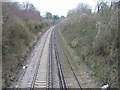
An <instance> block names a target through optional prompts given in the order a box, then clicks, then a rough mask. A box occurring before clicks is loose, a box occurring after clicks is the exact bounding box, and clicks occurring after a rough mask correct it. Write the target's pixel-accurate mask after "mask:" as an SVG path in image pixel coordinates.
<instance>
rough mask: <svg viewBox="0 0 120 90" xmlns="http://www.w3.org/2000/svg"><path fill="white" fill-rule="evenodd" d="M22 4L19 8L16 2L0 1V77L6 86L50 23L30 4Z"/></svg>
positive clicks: (13, 78)
mask: <svg viewBox="0 0 120 90" xmlns="http://www.w3.org/2000/svg"><path fill="white" fill-rule="evenodd" d="M24 6H26V8H24V9H21V8H20V5H19V4H18V3H16V2H15V3H13V2H4V3H2V14H3V25H2V27H3V30H2V62H3V63H2V65H3V66H2V67H3V72H2V75H3V77H2V78H3V86H6V87H8V86H10V83H11V82H12V81H14V80H15V76H16V75H17V73H18V71H19V69H20V68H22V63H23V62H24V60H25V57H26V55H27V53H28V52H29V51H30V49H31V48H32V47H33V46H34V44H35V43H36V41H37V39H38V38H40V35H41V34H42V33H43V32H44V29H45V28H46V27H48V26H49V25H50V21H47V20H46V19H44V18H42V17H41V16H40V13H39V11H37V10H36V9H35V7H34V6H33V5H32V4H26V5H25V4H24Z"/></svg>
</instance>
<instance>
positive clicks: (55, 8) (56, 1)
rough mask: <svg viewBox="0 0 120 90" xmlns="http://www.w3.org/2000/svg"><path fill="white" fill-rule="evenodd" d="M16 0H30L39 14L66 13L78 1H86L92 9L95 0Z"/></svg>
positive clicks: (23, 0)
mask: <svg viewBox="0 0 120 90" xmlns="http://www.w3.org/2000/svg"><path fill="white" fill-rule="evenodd" d="M15 1H18V2H30V3H32V4H33V5H34V6H35V7H36V8H37V9H38V10H39V11H40V12H41V15H45V13H46V12H47V11H48V12H51V13H52V14H53V15H59V16H61V15H64V16H66V15H67V12H68V10H71V9H73V8H75V7H76V6H77V5H78V4H79V3H87V4H89V5H90V6H91V8H92V9H94V8H95V5H96V1H97V0H15Z"/></svg>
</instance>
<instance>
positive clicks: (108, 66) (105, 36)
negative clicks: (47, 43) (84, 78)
mask: <svg viewBox="0 0 120 90" xmlns="http://www.w3.org/2000/svg"><path fill="white" fill-rule="evenodd" d="M103 5H104V6H105V7H104V8H101V10H100V11H99V12H96V13H92V12H90V10H89V8H88V7H84V6H83V7H82V6H81V7H78V8H77V9H75V10H72V11H71V12H69V13H68V16H67V18H66V19H65V20H64V21H63V22H61V24H60V28H61V32H62V34H63V36H64V38H65V39H66V40H67V42H68V44H69V45H70V47H71V48H73V49H74V50H75V52H76V53H77V55H78V56H79V57H80V58H81V60H83V61H85V62H86V63H87V65H88V66H89V67H90V68H91V69H93V71H94V72H95V73H96V76H97V77H99V78H100V79H101V80H102V81H103V83H108V84H109V85H111V87H117V86H118V50H119V49H118V48H119V46H118V36H119V35H118V23H117V22H118V21H117V20H118V9H116V10H113V9H111V8H110V7H109V6H108V5H106V4H103Z"/></svg>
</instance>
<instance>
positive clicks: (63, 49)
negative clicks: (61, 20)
mask: <svg viewBox="0 0 120 90" xmlns="http://www.w3.org/2000/svg"><path fill="white" fill-rule="evenodd" d="M56 33H59V36H60V38H62V37H61V35H60V31H59V32H56ZM59 42H60V44H61V48H62V51H63V53H64V55H65V57H66V60H67V62H68V64H69V66H70V69H71V71H72V72H73V76H74V78H75V80H76V82H77V84H78V86H79V88H80V89H82V87H81V83H80V81H79V80H78V78H77V75H76V73H75V71H74V69H73V66H72V64H71V63H70V60H69V59H71V58H69V57H68V55H67V49H66V48H65V47H64V45H63V44H62V43H63V42H62V41H61V40H59Z"/></svg>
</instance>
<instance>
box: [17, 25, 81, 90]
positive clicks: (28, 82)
mask: <svg viewBox="0 0 120 90" xmlns="http://www.w3.org/2000/svg"><path fill="white" fill-rule="evenodd" d="M54 27H55V26H54ZM54 27H52V28H50V29H49V30H48V31H47V32H46V35H45V36H44V40H43V41H41V42H40V43H41V44H42V45H39V44H38V46H37V47H38V49H39V48H40V50H38V49H36V51H35V53H34V55H33V58H32V60H33V62H34V60H36V59H38V61H36V63H34V64H35V65H32V64H31V63H30V65H31V66H30V65H29V66H28V69H32V70H33V71H32V72H31V71H30V70H26V71H27V72H26V73H25V75H24V77H23V80H21V83H20V85H19V88H21V87H22V88H50V89H53V88H55V85H54V84H55V83H56V81H57V82H58V84H59V85H58V86H57V88H62V89H66V88H67V87H66V81H65V77H64V73H63V68H62V65H61V60H60V56H59V52H58V47H57V45H56V37H55V31H54ZM62 48H63V47H62ZM63 50H64V48H63ZM39 51H40V52H39ZM37 54H38V55H37ZM64 54H65V56H66V58H67V60H68V63H69V65H70V68H71V70H72V72H73V74H74V77H75V79H76V81H77V82H78V85H79V87H81V86H80V83H79V81H78V79H77V76H76V74H75V72H74V70H73V68H72V65H71V63H70V62H69V58H68V57H67V55H66V53H65V51H64ZM55 62H56V63H55ZM31 67H32V68H31ZM55 68H56V69H55ZM56 73H57V74H56ZM30 74H31V75H30ZM55 75H56V76H55ZM26 77H27V79H26ZM55 77H57V78H58V79H55Z"/></svg>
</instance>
